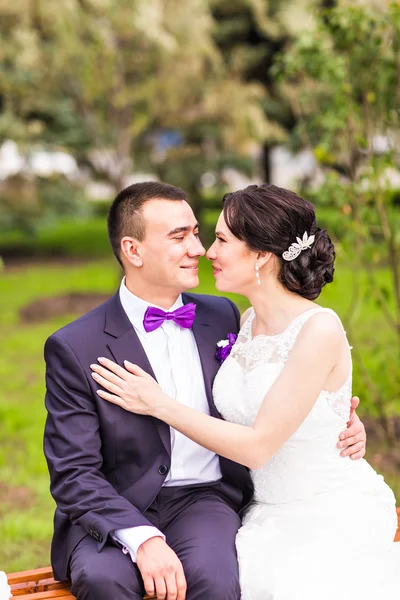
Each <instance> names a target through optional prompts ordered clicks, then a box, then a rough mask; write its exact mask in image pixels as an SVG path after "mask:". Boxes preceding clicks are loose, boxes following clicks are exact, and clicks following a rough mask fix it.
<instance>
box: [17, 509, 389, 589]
mask: <svg viewBox="0 0 400 600" xmlns="http://www.w3.org/2000/svg"><path fill="white" fill-rule="evenodd" d="M397 518H398V528H397V533H396V537H395V541H396V542H400V508H398V509H397ZM8 583H9V585H10V586H11V591H12V594H13V596H15V597H16V598H18V600H46V599H47V598H50V599H53V600H54V599H57V598H59V599H61V600H76V599H75V596H73V595H72V594H71V588H70V585H69V582H68V581H54V577H53V571H52V570H51V567H46V568H44V569H35V570H33V571H21V572H20V573H10V574H9V575H8ZM146 599H147V600H151V597H150V596H145V600H146Z"/></svg>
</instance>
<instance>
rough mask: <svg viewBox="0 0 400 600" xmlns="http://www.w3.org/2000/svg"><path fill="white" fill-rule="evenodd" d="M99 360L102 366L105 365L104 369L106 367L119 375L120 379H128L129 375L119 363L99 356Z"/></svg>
mask: <svg viewBox="0 0 400 600" xmlns="http://www.w3.org/2000/svg"><path fill="white" fill-rule="evenodd" d="M97 360H98V361H99V363H100V364H101V365H103V367H106V368H107V369H109V370H110V371H112V372H113V373H115V374H116V375H118V377H121V379H127V377H128V374H127V372H126V370H125V369H123V368H122V367H120V366H119V365H117V363H115V362H114V361H113V360H110V359H109V358H104V356H99V358H98V359H97Z"/></svg>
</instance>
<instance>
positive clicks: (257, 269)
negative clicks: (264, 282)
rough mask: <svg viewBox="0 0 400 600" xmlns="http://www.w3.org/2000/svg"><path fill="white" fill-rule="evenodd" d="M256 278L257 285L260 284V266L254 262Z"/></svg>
mask: <svg viewBox="0 0 400 600" xmlns="http://www.w3.org/2000/svg"><path fill="white" fill-rule="evenodd" d="M256 279H257V283H258V285H261V280H260V267H259V265H257V263H256Z"/></svg>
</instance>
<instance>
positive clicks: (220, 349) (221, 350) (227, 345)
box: [215, 333, 237, 365]
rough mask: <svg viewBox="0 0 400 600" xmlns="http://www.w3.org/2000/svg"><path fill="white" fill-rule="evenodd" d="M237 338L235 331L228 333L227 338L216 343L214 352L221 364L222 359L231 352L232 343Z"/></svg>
mask: <svg viewBox="0 0 400 600" xmlns="http://www.w3.org/2000/svg"><path fill="white" fill-rule="evenodd" d="M236 340H237V335H236V333H228V339H227V340H221V341H220V342H218V343H217V351H216V353H215V356H216V358H217V359H218V360H219V363H220V364H221V365H222V363H223V362H224V360H226V359H227V358H228V356H229V355H230V353H231V350H232V347H233V344H234V343H235V342H236Z"/></svg>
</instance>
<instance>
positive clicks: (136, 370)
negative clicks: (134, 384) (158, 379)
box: [124, 360, 154, 381]
mask: <svg viewBox="0 0 400 600" xmlns="http://www.w3.org/2000/svg"><path fill="white" fill-rule="evenodd" d="M124 365H125V368H126V370H127V371H129V372H130V373H132V374H133V375H136V376H138V377H144V378H145V379H153V381H154V378H153V377H152V376H151V375H149V374H148V373H146V371H143V369H141V368H140V367H138V366H137V365H134V364H133V363H131V362H129V360H124Z"/></svg>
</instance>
